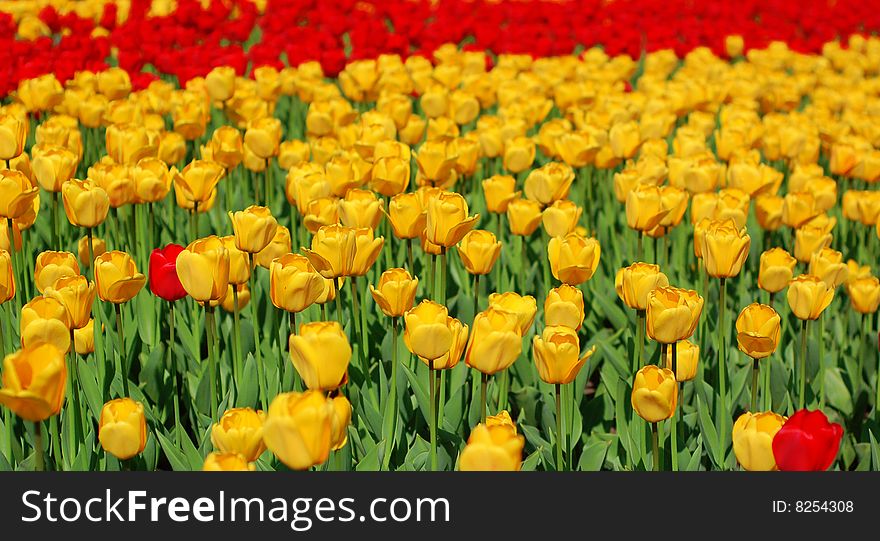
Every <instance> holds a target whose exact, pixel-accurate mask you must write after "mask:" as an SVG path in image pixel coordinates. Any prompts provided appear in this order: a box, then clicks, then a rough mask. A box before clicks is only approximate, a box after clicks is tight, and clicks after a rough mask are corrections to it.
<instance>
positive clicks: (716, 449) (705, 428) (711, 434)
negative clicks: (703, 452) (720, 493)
mask: <svg viewBox="0 0 880 541" xmlns="http://www.w3.org/2000/svg"><path fill="white" fill-rule="evenodd" d="M697 412H698V413H699V415H700V429H701V430H702V434H703V436H704V438H703V440H704V441H705V442H706V444H707V445H708V446H709V457H710V458H711V459H712V462H713V463H714V464H715V465H716V466H720V465H721V464H722V463H723V459H722V457H721V454H720V453H721V444H720V442H719V441H718V432H717V431H716V430H715V423H713V422H712V417H711V416H710V415H709V413H708V412H707V411H706V407H705V406H703V401H702V400H700V397H699V396H697Z"/></svg>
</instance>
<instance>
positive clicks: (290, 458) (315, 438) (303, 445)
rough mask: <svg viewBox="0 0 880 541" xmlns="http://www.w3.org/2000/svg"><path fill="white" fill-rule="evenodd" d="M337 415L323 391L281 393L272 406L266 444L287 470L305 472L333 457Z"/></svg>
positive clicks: (266, 424)
mask: <svg viewBox="0 0 880 541" xmlns="http://www.w3.org/2000/svg"><path fill="white" fill-rule="evenodd" d="M334 415H335V412H334V408H333V401H332V400H331V399H329V398H327V397H326V396H325V395H324V393H323V392H320V391H306V392H304V393H282V394H279V395H278V396H276V397H275V398H274V399H273V400H272V403H271V404H270V405H269V412H268V415H267V416H266V421H265V423H263V441H264V442H265V443H266V447H268V448H269V450H270V451H272V452H273V453H275V456H277V457H278V458H279V459H280V460H281V461H282V462H283V463H284V464H285V465H286V466H287V467H289V468H292V469H295V470H306V469H308V468H310V467H312V466H314V465H316V464H321V463H323V462H325V461H326V460H327V458H328V457H329V456H330V447H331V436H332V422H333V418H334Z"/></svg>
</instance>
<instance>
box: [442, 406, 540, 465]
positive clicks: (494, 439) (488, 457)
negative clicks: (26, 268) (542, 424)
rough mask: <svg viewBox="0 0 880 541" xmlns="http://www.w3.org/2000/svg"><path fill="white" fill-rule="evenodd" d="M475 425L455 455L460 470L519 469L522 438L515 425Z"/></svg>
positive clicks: (522, 444)
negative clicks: (462, 447) (457, 455)
mask: <svg viewBox="0 0 880 541" xmlns="http://www.w3.org/2000/svg"><path fill="white" fill-rule="evenodd" d="M486 422H487V424H486V425H483V424H480V425H477V426H476V427H475V428H474V430H473V431H471V434H470V436H469V437H468V441H467V445H465V448H464V449H463V450H462V451H461V456H460V457H459V461H458V463H459V469H460V470H461V471H519V469H520V466H521V464H522V450H523V446H524V445H525V438H523V437H522V436H520V435H518V434H517V433H516V428H513V429H512V430H511V428H510V427H509V426H503V425H491V426H490V425H488V422H489V419H488V418H487V419H486Z"/></svg>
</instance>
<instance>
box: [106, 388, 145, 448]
mask: <svg viewBox="0 0 880 541" xmlns="http://www.w3.org/2000/svg"><path fill="white" fill-rule="evenodd" d="M98 441H100V442H101V447H102V448H103V449H104V450H105V451H107V452H108V453H110V454H112V455H113V456H115V457H116V458H118V459H119V460H127V459H129V458H131V457H133V456H135V455H138V454H140V453H141V452H142V451H143V450H144V447H146V445H147V419H146V417H145V416H144V406H143V404H141V403H140V402H136V401H134V400H132V399H131V398H117V399H115V400H111V401H109V402H107V403H106V404H104V407H103V408H101V417H100V419H99V421H98Z"/></svg>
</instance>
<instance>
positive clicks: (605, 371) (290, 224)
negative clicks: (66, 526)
mask: <svg viewBox="0 0 880 541" xmlns="http://www.w3.org/2000/svg"><path fill="white" fill-rule="evenodd" d="M808 4H809V5H808V6H791V5H790V3H788V2H783V1H781V0H779V1H769V2H727V1H718V2H709V3H705V4H703V3H694V2H685V1H683V0H682V1H666V2H661V1H659V0H621V1H614V2H599V1H588V2H538V1H533V2H523V1H513V0H502V1H500V2H488V1H483V0H474V1H466V0H453V1H449V2H444V1H440V2H429V1H427V0H418V1H411V2H373V1H358V2H355V1H353V0H334V1H330V2H314V1H305V0H296V1H290V2H282V1H275V0H269V1H266V0H262V1H256V0H254V1H251V0H204V1H196V0H178V1H173V0H165V1H158V0H154V1H148V0H128V1H124V2H123V1H120V2H108V1H106V0H87V1H84V2H70V1H62V0H53V1H40V2H31V1H21V2H0V40H2V41H3V43H4V44H5V45H6V46H7V50H9V51H12V52H13V53H12V54H11V55H10V57H11V59H10V61H9V62H8V64H7V65H5V66H3V67H0V95H2V96H3V97H2V100H0V160H2V162H0V167H2V168H0V219H2V220H0V314H2V322H0V347H2V354H3V362H2V367H0V370H2V372H0V413H2V415H0V470H25V471H29V470H52V471H121V470H148V471H153V470H178V471H179V470H212V471H231V470H250V471H254V470H256V471H273V470H312V471H349V470H352V471H353V470H358V471H374V470H382V471H438V470H443V471H454V470H461V471H468V470H471V471H473V470H506V471H515V470H523V471H528V470H542V471H598V470H615V471H617V470H629V471H645V470H648V471H650V470H654V471H659V470H666V471H669V470H672V471H714V470H728V471H775V470H789V471H790V470H797V471H824V470H849V471H867V470H880V444H878V441H877V440H878V438H880V415H878V407H880V346H878V339H880V336H878V330H880V329H878V318H877V312H878V307H880V281H878V278H877V276H875V275H874V273H875V272H880V269H878V265H880V263H878V256H880V188H878V184H877V183H878V181H880V38H878V37H877V36H876V35H874V34H875V33H876V32H877V31H880V15H878V12H877V10H872V9H871V6H869V5H867V4H869V3H862V2H857V1H855V0H837V1H836V2H831V1H830V0H829V1H828V2H827V3H826V2H825V1H824V0H821V1H817V2H812V3H808ZM362 518H363V517H362Z"/></svg>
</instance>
